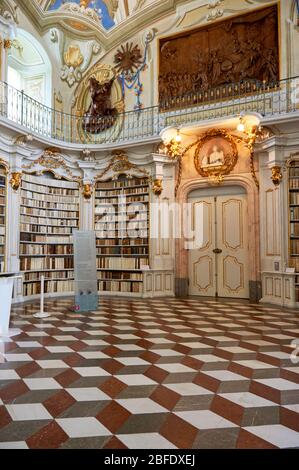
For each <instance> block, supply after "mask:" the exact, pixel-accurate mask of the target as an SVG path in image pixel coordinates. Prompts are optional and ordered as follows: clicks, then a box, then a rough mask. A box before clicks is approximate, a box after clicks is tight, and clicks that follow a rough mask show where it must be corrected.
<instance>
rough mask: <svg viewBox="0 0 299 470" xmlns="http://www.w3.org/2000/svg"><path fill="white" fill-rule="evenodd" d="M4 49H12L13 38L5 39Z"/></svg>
mask: <svg viewBox="0 0 299 470" xmlns="http://www.w3.org/2000/svg"><path fill="white" fill-rule="evenodd" d="M3 47H4V49H11V47H12V40H11V39H4V41H3Z"/></svg>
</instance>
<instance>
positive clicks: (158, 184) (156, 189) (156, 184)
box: [152, 178, 163, 196]
mask: <svg viewBox="0 0 299 470" xmlns="http://www.w3.org/2000/svg"><path fill="white" fill-rule="evenodd" d="M162 182H163V181H162V179H158V178H157V179H154V181H153V185H152V190H153V193H154V194H155V195H156V196H161V194H162V192H163V185H162Z"/></svg>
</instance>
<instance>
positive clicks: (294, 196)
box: [290, 192, 299, 204]
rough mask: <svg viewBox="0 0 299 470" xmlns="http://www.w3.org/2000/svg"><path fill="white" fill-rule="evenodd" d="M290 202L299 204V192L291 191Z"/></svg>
mask: <svg viewBox="0 0 299 470" xmlns="http://www.w3.org/2000/svg"><path fill="white" fill-rule="evenodd" d="M290 204H299V192H298V193H290Z"/></svg>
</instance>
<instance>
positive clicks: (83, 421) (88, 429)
mask: <svg viewBox="0 0 299 470" xmlns="http://www.w3.org/2000/svg"><path fill="white" fill-rule="evenodd" d="M56 421H57V423H58V424H59V426H60V427H61V428H62V429H63V430H64V432H65V433H66V434H67V435H68V436H69V437H71V438H75V437H95V436H109V435H111V433H110V431H108V429H107V428H105V426H103V425H102V424H101V423H100V422H99V421H98V420H97V419H96V418H61V419H57V420H56Z"/></svg>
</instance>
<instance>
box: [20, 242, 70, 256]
mask: <svg viewBox="0 0 299 470" xmlns="http://www.w3.org/2000/svg"><path fill="white" fill-rule="evenodd" d="M20 254H21V255H28V256H32V255H72V254H73V246H72V245H54V244H51V245H38V244H34V245H30V244H28V243H26V244H22V243H21V245H20Z"/></svg>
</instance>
